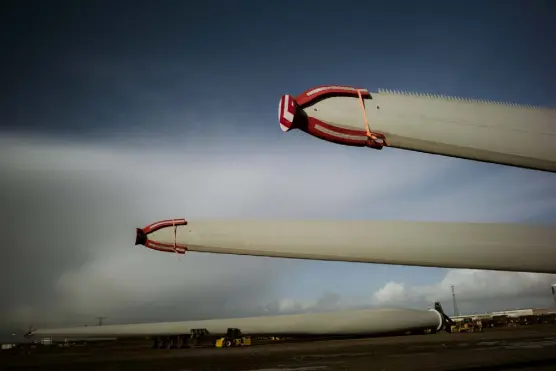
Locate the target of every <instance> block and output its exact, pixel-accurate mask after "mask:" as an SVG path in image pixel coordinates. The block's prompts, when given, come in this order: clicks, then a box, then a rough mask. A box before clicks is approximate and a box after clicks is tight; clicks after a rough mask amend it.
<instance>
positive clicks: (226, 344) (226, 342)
mask: <svg viewBox="0 0 556 371" xmlns="http://www.w3.org/2000/svg"><path fill="white" fill-rule="evenodd" d="M232 344H233V343H232V341H231V340H226V341H225V342H224V345H225V346H226V348H228V347H231V346H232Z"/></svg>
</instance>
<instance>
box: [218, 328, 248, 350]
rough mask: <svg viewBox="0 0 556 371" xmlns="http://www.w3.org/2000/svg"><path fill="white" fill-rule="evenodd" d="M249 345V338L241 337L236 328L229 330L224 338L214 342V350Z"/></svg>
mask: <svg viewBox="0 0 556 371" xmlns="http://www.w3.org/2000/svg"><path fill="white" fill-rule="evenodd" d="M248 345H251V337H250V336H242V334H241V331H240V330H239V329H237V328H229V329H228V332H227V333H226V336H224V337H222V338H220V339H217V340H216V344H215V346H216V348H228V347H242V346H248Z"/></svg>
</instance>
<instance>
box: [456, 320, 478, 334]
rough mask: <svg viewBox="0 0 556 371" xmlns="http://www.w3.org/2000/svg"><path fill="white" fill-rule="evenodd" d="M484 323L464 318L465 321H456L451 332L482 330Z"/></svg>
mask: <svg viewBox="0 0 556 371" xmlns="http://www.w3.org/2000/svg"><path fill="white" fill-rule="evenodd" d="M482 331H483V323H482V322H481V321H480V320H470V319H464V320H463V321H460V322H456V323H454V324H453V325H452V326H451V328H450V332H482Z"/></svg>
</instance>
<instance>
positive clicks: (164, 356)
mask: <svg viewBox="0 0 556 371" xmlns="http://www.w3.org/2000/svg"><path fill="white" fill-rule="evenodd" d="M0 369H2V370H27V369H29V370H61V369H68V370H79V371H87V370H103V371H119V370H122V371H123V370H134V371H137V370H156V371H186V370H206V371H216V370H222V371H239V370H242V371H243V370H245V371H249V370H252V371H255V370H257V371H274V370H291V371H313V370H314V371H334V370H385V371H386V370H392V371H395V370H419V371H421V370H477V371H479V370H481V371H483V370H485V371H486V370H493V371H494V370H496V371H501V370H527V371H532V370H542V371H548V370H556V326H554V325H541V326H528V327H517V328H503V329H486V330H485V332H483V333H471V334H447V333H439V334H431V335H415V336H403V337H402V336H400V337H387V338H372V339H352V340H320V341H312V342H302V343H276V344H268V345H258V346H251V347H245V348H229V349H216V348H205V349H182V350H178V349H172V350H154V349H150V348H149V345H148V344H147V343H144V344H143V345H142V344H137V345H133V346H132V345H129V344H128V345H125V344H123V343H121V344H118V343H115V344H112V345H110V346H100V345H87V346H81V347H73V348H56V349H52V350H50V351H40V352H36V353H32V354H29V355H23V354H7V353H4V352H3V354H1V355H0Z"/></svg>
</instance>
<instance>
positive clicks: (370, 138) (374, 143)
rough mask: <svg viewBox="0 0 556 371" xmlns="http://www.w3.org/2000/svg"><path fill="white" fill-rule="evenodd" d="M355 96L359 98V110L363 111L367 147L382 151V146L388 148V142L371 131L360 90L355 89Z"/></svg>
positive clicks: (381, 135) (380, 135)
mask: <svg viewBox="0 0 556 371" xmlns="http://www.w3.org/2000/svg"><path fill="white" fill-rule="evenodd" d="M357 95H358V96H359V103H361V109H362V110H363V119H364V120H365V131H366V132H367V145H368V146H369V147H371V148H374V149H382V148H383V147H384V146H388V142H387V141H386V137H385V136H384V134H380V133H373V132H372V131H371V128H370V126H369V120H368V119H367V111H366V110H365V102H364V101H363V96H362V95H361V89H357Z"/></svg>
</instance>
